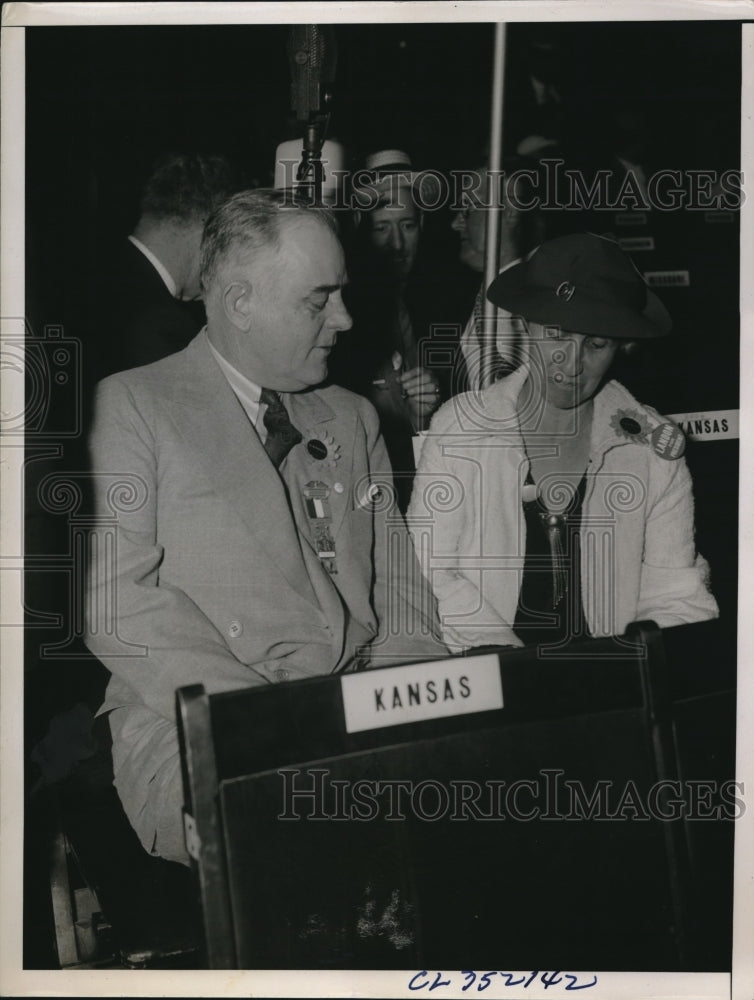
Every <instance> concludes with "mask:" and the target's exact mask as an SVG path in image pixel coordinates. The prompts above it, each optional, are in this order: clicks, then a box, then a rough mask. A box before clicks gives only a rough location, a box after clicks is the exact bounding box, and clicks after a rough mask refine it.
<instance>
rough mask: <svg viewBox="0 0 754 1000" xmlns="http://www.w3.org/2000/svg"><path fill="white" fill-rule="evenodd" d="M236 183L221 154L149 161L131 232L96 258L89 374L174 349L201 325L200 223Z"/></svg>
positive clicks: (153, 358) (151, 358)
mask: <svg viewBox="0 0 754 1000" xmlns="http://www.w3.org/2000/svg"><path fill="white" fill-rule="evenodd" d="M239 186H240V184H239V179H238V177H237V176H236V171H235V169H234V167H233V166H232V165H231V163H230V162H229V161H228V160H227V159H225V158H224V157H222V156H218V155H203V154H200V153H176V154H169V155H166V156H164V157H162V158H161V159H160V160H158V162H157V163H156V164H155V167H154V169H153V172H152V174H151V176H150V177H149V179H148V180H147V182H146V185H145V187H144V190H143V192H142V195H141V199H140V204H139V218H138V220H137V222H136V225H135V226H134V230H133V232H132V233H131V235H130V236H129V237H128V239H127V240H124V241H122V243H121V244H120V245H119V246H118V247H117V248H115V249H114V251H113V252H112V253H106V254H104V256H103V261H102V263H101V265H100V266H99V275H98V277H97V279H96V288H95V289H94V295H95V307H94V314H93V315H92V316H91V319H90V331H89V335H90V337H91V342H92V348H93V352H94V368H95V377H96V378H102V377H104V376H105V375H109V374H112V373H113V372H117V371H123V370H125V369H127V368H135V367H137V366H139V365H146V364H150V363H151V362H153V361H158V360H159V359H160V358H164V357H166V356H167V355H168V354H173V353H174V352H175V351H179V350H181V349H182V348H184V347H185V346H186V345H187V344H188V343H189V341H190V340H191V339H192V338H193V337H194V335H195V334H196V333H198V331H199V330H200V329H201V327H202V326H203V325H204V318H205V317H204V310H203V308H202V306H201V302H200V301H199V300H200V293H201V289H200V285H199V246H200V242H201V237H202V230H203V228H204V223H205V222H206V220H207V217H208V216H209V215H210V213H211V212H212V211H213V209H214V208H215V207H216V206H217V205H219V204H220V202H222V201H223V200H224V199H225V198H227V197H228V196H229V195H230V194H232V193H233V191H234V190H237V189H238V187H239Z"/></svg>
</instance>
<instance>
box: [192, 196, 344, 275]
mask: <svg viewBox="0 0 754 1000" xmlns="http://www.w3.org/2000/svg"><path fill="white" fill-rule="evenodd" d="M307 218H314V219H316V220H318V221H319V222H321V223H322V224H323V225H325V226H327V228H328V229H329V230H330V231H331V232H332V233H333V234H334V235H335V236H338V235H339V233H338V224H337V222H336V219H335V216H334V215H333V213H332V211H331V210H330V209H329V208H325V207H323V206H313V205H309V204H307V203H306V202H305V201H304V200H302V199H299V198H297V197H296V195H295V194H293V193H292V192H291V191H289V190H273V189H272V188H259V189H257V190H255V191H239V192H238V193H237V194H235V195H233V197H231V198H229V199H228V200H227V201H225V202H224V203H223V204H222V205H220V206H219V207H218V208H217V209H216V211H215V212H213V214H212V215H211V216H210V217H209V219H207V224H206V225H205V227H204V235H203V236H202V246H201V259H200V268H199V276H200V279H201V283H202V290H203V292H204V294H205V295H206V294H207V292H208V290H209V288H210V286H211V284H212V282H213V280H214V278H215V275H216V273H217V270H218V266H219V264H220V262H221V260H222V259H223V258H224V257H226V256H228V255H229V254H230V253H233V252H234V253H238V252H242V253H246V254H251V255H253V254H255V253H257V252H259V251H260V250H263V249H267V248H270V247H272V248H274V249H278V248H279V247H280V237H281V233H282V230H283V226H284V225H290V224H291V223H293V222H297V221H301V220H302V219H307Z"/></svg>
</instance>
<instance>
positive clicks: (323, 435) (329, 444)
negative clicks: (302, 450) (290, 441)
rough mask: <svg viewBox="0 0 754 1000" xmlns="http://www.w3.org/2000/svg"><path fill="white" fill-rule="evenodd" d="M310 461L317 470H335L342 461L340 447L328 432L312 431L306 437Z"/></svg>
mask: <svg viewBox="0 0 754 1000" xmlns="http://www.w3.org/2000/svg"><path fill="white" fill-rule="evenodd" d="M306 451H307V454H308V455H309V461H310V462H311V463H312V464H313V465H314V466H315V467H317V468H322V469H334V468H335V466H336V465H337V464H338V462H339V461H340V445H339V444H338V443H337V442H336V440H335V438H334V437H333V436H332V434H328V433H327V431H312V432H310V433H309V434H307V436H306Z"/></svg>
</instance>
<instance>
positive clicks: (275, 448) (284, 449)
mask: <svg viewBox="0 0 754 1000" xmlns="http://www.w3.org/2000/svg"><path fill="white" fill-rule="evenodd" d="M259 401H260V403H262V404H264V406H265V407H266V409H265V412H264V416H263V418H262V422H263V423H264V426H265V428H266V429H267V438H266V439H265V442H264V449H265V451H266V452H267V454H268V455H269V456H270V458H271V459H272V462H273V464H274V465H275V468H276V469H279V468H280V464H281V463H282V461H283V459H284V458H285V456H286V455H287V454H288V452H289V451H290V450H291V448H293V447H294V445H297V444H298V443H299V441H301V440H302V438H301V433H300V432H299V431H298V430H297V429H296V428H295V427H294V426H293V424H292V423H291V421H290V418H289V416H288V411H287V410H286V408H285V405H284V403H283V401H282V400H281V398H280V396H279V394H278V393H277V392H275V390H274V389H262V391H261V393H260V396H259Z"/></svg>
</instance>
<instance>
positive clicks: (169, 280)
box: [128, 236, 178, 299]
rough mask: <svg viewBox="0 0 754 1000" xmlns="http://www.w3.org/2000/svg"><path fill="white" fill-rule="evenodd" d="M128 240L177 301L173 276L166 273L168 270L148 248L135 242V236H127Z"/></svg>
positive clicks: (139, 242)
mask: <svg viewBox="0 0 754 1000" xmlns="http://www.w3.org/2000/svg"><path fill="white" fill-rule="evenodd" d="M128 238H129V240H130V241H131V242H132V243H133V245H134V246H135V247H136V249H137V250H140V251H141V252H142V253H143V254H144V256H145V257H146V258H147V260H148V261H149V263H150V264H151V265H152V267H153V268H154V269H155V271H157V273H158V274H159V276H160V277H161V278H162V280H163V281H164V283H165V287H166V288H167V290H168V291H169V292H170V294H171V295H172V296H173V298H174V299H177V298H178V289H177V288H176V286H175V282H174V281H173V276H172V275H171V273H170V271H168V269H167V268H166V267H165V265H164V264H163V263H162V261H161V260H160V259H159V257H155V255H154V254H153V253H152V251H151V250H150V249H149V247H147V246H144V244H143V243H142V242H141V240H137V239H136V237H135V236H129V237H128Z"/></svg>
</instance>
